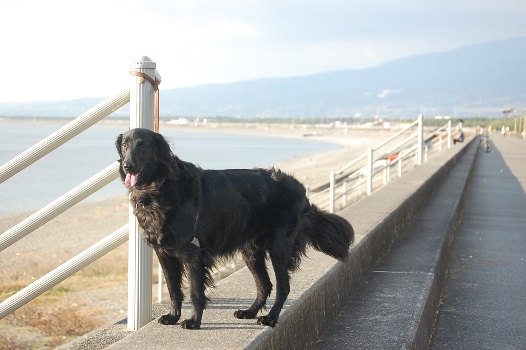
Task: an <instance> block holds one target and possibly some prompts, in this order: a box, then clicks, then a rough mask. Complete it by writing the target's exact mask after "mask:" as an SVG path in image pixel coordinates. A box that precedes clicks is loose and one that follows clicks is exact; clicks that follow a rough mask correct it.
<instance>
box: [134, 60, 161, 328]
mask: <svg viewBox="0 0 526 350" xmlns="http://www.w3.org/2000/svg"><path fill="white" fill-rule="evenodd" d="M155 68H156V64H155V62H153V61H152V60H151V59H149V58H148V57H146V56H142V57H141V58H140V59H139V60H137V61H136V62H134V63H133V65H132V67H131V70H133V71H137V72H141V73H144V74H147V75H148V76H150V77H152V78H153V79H155ZM130 80H131V86H130V129H134V128H146V129H150V130H154V126H155V120H154V119H155V118H154V109H155V90H154V88H153V86H152V84H150V82H148V81H147V80H145V79H144V78H142V77H138V76H134V75H132V76H131V78H130ZM129 228H130V245H129V253H128V330H132V331H133V330H137V329H139V328H141V327H143V326H144V325H146V324H147V323H148V322H150V321H151V320H152V249H151V248H150V247H149V246H148V245H147V244H146V242H145V241H144V240H143V239H142V229H141V228H140V227H139V224H138V223H137V219H136V218H135V216H134V215H133V208H132V207H131V206H130V209H129Z"/></svg>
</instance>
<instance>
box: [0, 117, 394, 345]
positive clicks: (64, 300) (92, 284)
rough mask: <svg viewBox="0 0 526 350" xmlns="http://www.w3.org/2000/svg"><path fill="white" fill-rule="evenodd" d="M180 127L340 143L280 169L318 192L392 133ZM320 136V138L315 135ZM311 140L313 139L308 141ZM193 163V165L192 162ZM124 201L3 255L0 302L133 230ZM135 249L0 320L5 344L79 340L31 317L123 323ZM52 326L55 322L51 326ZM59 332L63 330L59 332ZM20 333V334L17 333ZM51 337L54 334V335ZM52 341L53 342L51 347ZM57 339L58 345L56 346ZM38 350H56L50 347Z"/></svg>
mask: <svg viewBox="0 0 526 350" xmlns="http://www.w3.org/2000/svg"><path fill="white" fill-rule="evenodd" d="M99 124H102V125H104V126H105V127H112V128H122V125H121V124H120V122H116V121H109V122H102V123H99ZM169 128H177V129H178V130H181V131H186V132H200V131H203V130H206V131H207V132H210V131H213V132H219V133H243V134H245V135H246V134H248V135H252V134H253V135H259V136H262V135H264V136H268V137H269V138H274V137H287V138H306V137H309V138H312V139H313V140H314V139H315V140H317V141H322V142H329V143H334V144H338V145H340V146H341V148H340V149H338V150H335V151H328V152H321V153H316V154H311V155H307V156H303V157H298V158H295V159H289V160H286V161H283V162H280V163H277V164H275V165H274V166H275V167H276V168H279V169H281V170H282V171H285V172H287V173H289V174H291V175H294V176H295V177H296V178H297V179H298V180H300V181H301V182H302V183H304V184H305V185H306V186H309V187H311V188H313V187H316V186H318V185H320V184H321V183H323V182H328V177H329V172H330V171H333V170H336V169H338V168H339V167H341V166H343V165H345V164H346V163H348V162H350V161H352V160H353V159H355V158H356V157H357V156H359V155H361V154H362V153H363V152H365V150H366V149H367V148H368V147H370V146H373V145H375V144H377V143H378V142H379V141H378V140H380V139H382V138H385V137H386V136H387V135H389V134H391V133H392V132H390V131H387V130H381V129H379V130H370V129H369V130H352V129H347V130H345V129H342V128H338V129H332V128H320V127H318V128H316V129H314V128H313V127H310V126H302V125H285V124H277V125H276V124H272V125H270V124H252V123H251V124H242V123H235V124H234V123H220V124H219V123H218V124H211V123H210V124H207V125H199V126H176V125H170V124H161V133H162V130H163V129H169ZM314 132H315V133H314ZM306 135H307V136H306ZM185 160H186V161H190V162H191V161H192V160H191V159H185ZM122 192H123V195H122V196H118V197H115V198H111V199H108V200H104V201H100V202H85V203H84V202H83V203H80V204H79V205H77V206H75V207H73V208H72V209H70V210H68V211H67V212H66V213H64V214H63V215H61V216H59V217H58V218H56V219H55V220H52V221H50V222H49V223H47V224H45V225H44V226H42V227H41V228H40V229H38V230H36V231H35V232H33V233H32V234H30V235H29V236H27V237H25V238H23V239H22V240H20V241H19V242H17V243H16V244H14V245H13V246H11V247H9V248H7V249H6V250H4V251H3V252H2V258H1V259H0V281H1V282H0V300H3V299H5V298H6V297H8V296H9V295H11V294H13V293H14V292H16V291H17V290H18V289H20V288H21V287H24V286H25V285H27V284H29V283H31V282H32V281H33V280H35V279H37V278H39V277H41V276H42V275H44V274H46V273H47V272H49V271H50V270H52V269H53V268H55V267H57V266H58V265H60V264H61V263H63V262H65V261H67V260H68V259H70V258H71V257H73V256H75V255H76V254H78V253H79V252H81V251H83V250H84V249H86V248H88V247H89V246H90V245H92V244H94V243H95V242H97V241H99V240H100V239H102V238H104V237H105V236H107V235H108V234H110V233H111V232H113V231H114V230H116V229H118V228H120V227H121V226H123V225H125V224H126V222H127V218H128V204H127V196H126V189H125V187H124V186H123V189H122ZM30 214H31V213H19V214H14V215H5V216H0V232H4V231H6V230H8V229H10V228H11V227H12V226H14V225H16V224H17V223H18V222H20V221H21V220H23V219H24V218H26V217H27V216H28V215H30ZM126 275H127V244H126V243H125V244H123V245H122V246H121V247H119V248H118V249H117V250H115V251H113V252H111V253H110V254H108V255H106V256H105V257H103V258H102V259H99V260H98V261H97V262H95V263H94V264H92V265H90V266H89V267H88V268H86V269H84V270H82V271H81V272H79V273H78V274H76V275H75V276H73V277H71V278H69V279H67V280H66V281H64V282H62V283H61V284H60V285H59V286H57V287H55V288H54V291H51V292H48V293H46V294H45V295H44V296H42V297H39V298H38V299H37V300H35V301H33V302H31V303H29V304H28V305H26V306H24V307H23V308H21V309H20V310H18V311H17V312H15V313H14V314H12V315H10V316H8V317H6V318H5V319H3V320H1V321H0V342H1V340H2V337H4V339H10V338H9V337H11V338H12V337H13V336H14V335H13V334H15V333H16V339H22V340H20V341H22V342H28V343H27V344H39V343H46V342H47V343H48V344H52V346H51V347H53V346H56V345H58V344H60V343H63V342H66V341H68V340H70V339H71V338H74V337H75V336H77V335H79V334H73V335H54V334H53V332H50V331H42V330H41V329H40V330H36V328H39V327H38V326H35V325H34V323H33V324H32V323H31V322H30V321H28V317H29V316H28V315H40V316H39V317H47V318H52V317H54V315H56V314H58V313H57V312H56V311H54V310H57V309H63V310H66V311H67V313H69V314H73V315H77V318H79V319H84V320H86V319H89V320H91V322H90V323H88V324H87V325H84V330H86V331H89V328H96V327H100V326H102V325H105V324H108V323H110V322H114V321H116V320H119V319H122V318H124V317H125V316H126V307H127V282H126ZM50 322H51V321H50ZM57 327H59V326H57ZM13 332H15V333H13ZM49 333H51V335H50V334H49ZM46 339H48V340H46ZM49 339H51V340H49ZM37 348H49V347H48V345H45V346H43V347H37Z"/></svg>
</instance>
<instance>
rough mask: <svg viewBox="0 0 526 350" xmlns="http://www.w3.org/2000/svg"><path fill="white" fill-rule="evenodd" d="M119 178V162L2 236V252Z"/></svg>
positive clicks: (0, 245)
mask: <svg viewBox="0 0 526 350" xmlns="http://www.w3.org/2000/svg"><path fill="white" fill-rule="evenodd" d="M118 176H119V162H114V163H112V164H111V165H109V166H108V167H106V168H105V169H104V170H102V171H100V172H99V173H97V174H96V175H94V176H92V177H90V178H89V179H88V180H86V181H84V182H83V183H81V184H80V185H78V186H77V187H75V188H74V189H72V190H71V191H69V192H67V193H66V194H64V195H62V196H61V197H59V198H57V199H55V200H54V201H53V202H51V203H49V204H48V205H46V206H45V207H43V208H42V209H40V210H38V211H37V212H36V213H34V214H33V215H31V216H29V217H28V218H26V219H25V220H23V221H21V222H20V223H18V224H17V225H15V226H13V227H12V228H11V229H9V230H7V231H5V232H4V233H2V234H1V235H0V252H1V251H3V250H4V249H6V248H7V247H9V246H10V245H12V244H14V243H15V242H17V241H18V240H20V239H22V238H24V237H25V236H27V235H28V234H30V233H31V232H33V231H34V230H36V229H37V228H39V227H40V226H42V225H44V224H45V223H46V222H48V221H50V220H52V219H53V218H55V217H57V216H58V215H60V214H62V213H63V212H65V211H66V210H68V209H69V208H71V207H72V206H74V205H75V204H77V203H79V202H81V201H82V200H84V199H85V198H87V197H88V196H89V195H91V194H93V193H95V192H97V191H98V190H100V189H101V188H102V187H104V186H106V185H107V184H109V183H110V182H112V181H113V180H115V179H117V178H118Z"/></svg>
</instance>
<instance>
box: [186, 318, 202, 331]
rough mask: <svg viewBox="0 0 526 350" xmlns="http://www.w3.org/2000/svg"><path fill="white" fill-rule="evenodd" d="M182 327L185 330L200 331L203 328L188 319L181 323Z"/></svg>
mask: <svg viewBox="0 0 526 350" xmlns="http://www.w3.org/2000/svg"><path fill="white" fill-rule="evenodd" d="M181 327H183V328H184V329H199V328H201V325H200V324H199V323H197V322H195V321H194V320H192V319H188V320H184V321H183V322H181Z"/></svg>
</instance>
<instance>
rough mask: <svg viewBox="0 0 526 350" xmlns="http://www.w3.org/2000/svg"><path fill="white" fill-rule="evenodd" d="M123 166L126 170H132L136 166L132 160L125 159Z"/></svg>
mask: <svg viewBox="0 0 526 350" xmlns="http://www.w3.org/2000/svg"><path fill="white" fill-rule="evenodd" d="M122 167H123V168H124V170H126V171H131V170H133V168H134V164H133V163H132V162H130V161H125V162H124V163H123V164H122Z"/></svg>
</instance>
